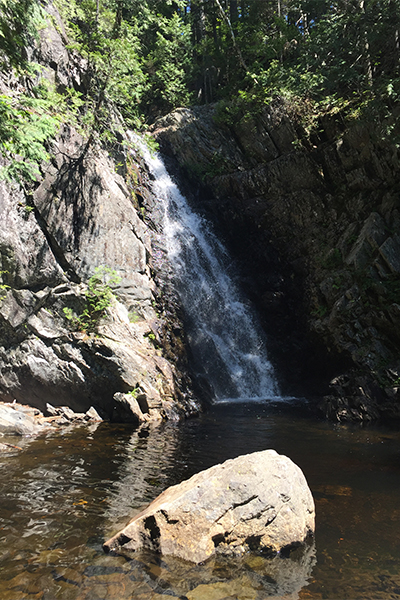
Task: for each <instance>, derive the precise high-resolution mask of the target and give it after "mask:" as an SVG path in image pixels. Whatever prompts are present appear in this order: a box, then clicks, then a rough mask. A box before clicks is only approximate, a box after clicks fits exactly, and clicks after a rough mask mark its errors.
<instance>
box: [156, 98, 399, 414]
mask: <svg viewBox="0 0 400 600" xmlns="http://www.w3.org/2000/svg"><path fill="white" fill-rule="evenodd" d="M154 130H155V134H156V136H157V139H158V140H159V141H160V142H161V144H162V147H163V150H164V152H165V154H166V155H167V156H169V157H170V159H171V161H172V163H173V164H174V165H175V167H176V166H177V165H179V167H180V173H183V174H184V175H185V176H186V177H187V178H189V179H190V181H191V182H192V184H194V185H195V186H196V189H197V197H193V201H195V202H197V203H198V204H200V205H201V206H203V207H205V208H206V210H208V211H209V214H211V215H213V218H214V220H215V221H216V222H217V223H218V225H219V227H220V228H221V230H222V232H223V234H224V235H225V236H226V238H227V241H228V243H229V244H230V246H231V248H233V250H234V251H235V253H236V256H237V257H238V261H239V266H241V267H242V272H243V274H244V281H245V283H246V285H247V288H248V291H249V293H250V295H251V296H252V297H253V300H254V301H255V302H256V303H257V304H258V307H259V310H260V313H261V315H262V316H263V317H264V323H265V327H266V330H267V332H270V344H271V349H272V357H273V356H275V361H276V363H277V365H278V371H280V372H281V373H282V374H283V375H284V377H283V379H284V381H286V382H288V383H289V384H291V386H290V385H289V387H288V386H287V387H286V390H287V391H289V392H290V393H293V392H296V389H297V391H301V390H305V391H306V392H307V387H306V388H304V387H302V383H304V382H305V381H307V382H308V383H312V382H313V381H314V383H315V382H317V386H316V387H315V386H314V388H311V387H308V389H309V390H310V389H314V391H316V392H317V393H319V395H322V394H325V400H324V402H323V403H322V405H321V408H322V410H323V411H324V413H325V414H326V415H327V416H329V417H331V418H334V419H338V420H370V419H375V418H377V417H380V416H387V417H390V418H393V417H399V416H400V411H399V407H400V405H399V400H400V391H399V390H400V388H399V387H398V386H399V381H400V359H399V348H400V262H399V256H400V220H399V216H400V215H399V185H400V179H399V157H398V152H397V149H396V148H395V147H394V146H392V145H390V144H389V143H388V142H387V141H384V140H383V139H382V136H381V134H380V131H379V126H378V125H376V127H375V128H373V127H370V126H368V125H366V124H362V123H360V122H356V123H354V124H352V125H351V124H346V123H344V121H343V120H342V119H341V118H340V116H336V117H335V116H333V117H329V118H328V117H326V118H324V119H322V120H321V123H320V132H319V134H318V136H315V139H312V140H311V139H310V138H309V137H307V136H306V135H305V133H304V131H302V130H301V128H299V126H297V125H296V123H295V121H294V120H293V119H292V118H289V116H288V112H287V110H286V106H285V102H284V101H283V100H282V99H277V100H276V101H275V102H274V103H273V104H271V105H270V106H268V107H266V108H265V109H264V110H263V111H262V112H261V113H259V114H258V116H257V117H250V116H248V115H247V116H246V115H239V116H238V117H237V118H236V119H231V120H230V121H228V122H227V120H226V119H225V120H221V119H220V118H218V113H217V111H216V110H215V107H213V106H209V107H198V108H195V109H193V110H189V109H179V110H177V111H175V112H174V113H172V114H171V115H168V116H167V117H164V118H163V119H160V120H159V121H158V122H157V123H156V124H155V126H154ZM284 381H283V386H284V390H285V384H284ZM328 381H330V386H331V390H330V391H329V390H328V389H324V383H325V384H326V383H328Z"/></svg>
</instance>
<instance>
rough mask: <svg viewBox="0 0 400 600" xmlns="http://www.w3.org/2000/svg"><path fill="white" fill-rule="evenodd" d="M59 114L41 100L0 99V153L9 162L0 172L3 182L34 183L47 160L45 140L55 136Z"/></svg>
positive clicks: (22, 97) (3, 97)
mask: <svg viewBox="0 0 400 600" xmlns="http://www.w3.org/2000/svg"><path fill="white" fill-rule="evenodd" d="M60 121H61V115H60V114H58V113H55V112H53V107H51V106H49V103H48V102H47V101H46V100H44V99H42V98H35V97H28V96H20V97H18V98H10V97H9V96H4V95H2V96H0V152H1V153H2V155H3V156H4V157H6V158H8V159H9V163H8V164H7V166H5V167H4V168H3V169H2V171H1V176H2V177H3V178H6V179H15V180H17V181H21V180H23V179H28V180H29V179H30V180H35V179H37V177H38V176H39V174H40V171H39V166H40V163H41V162H42V161H45V160H48V158H49V154H48V151H47V149H46V143H47V141H48V139H49V138H50V137H52V136H54V135H55V133H56V132H57V130H58V127H59V124H60Z"/></svg>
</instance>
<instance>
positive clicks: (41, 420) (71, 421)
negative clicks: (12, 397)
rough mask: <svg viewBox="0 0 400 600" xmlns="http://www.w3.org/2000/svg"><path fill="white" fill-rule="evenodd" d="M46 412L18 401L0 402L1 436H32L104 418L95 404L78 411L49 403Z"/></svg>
mask: <svg viewBox="0 0 400 600" xmlns="http://www.w3.org/2000/svg"><path fill="white" fill-rule="evenodd" d="M46 413H47V416H46V415H44V414H43V413H42V412H41V411H40V410H39V409H37V408H33V407H31V406H27V405H24V404H19V403H17V402H15V403H10V402H0V436H3V435H6V436H7V435H11V436H32V435H37V434H39V433H42V432H43V431H46V430H48V429H55V428H58V427H60V426H63V425H90V424H93V423H100V422H101V421H102V420H103V419H102V418H101V417H100V416H99V414H98V413H97V411H96V409H95V408H93V406H91V407H90V408H89V410H87V411H86V412H85V413H77V412H74V411H73V410H72V409H71V408H69V407H68V406H58V407H57V408H55V407H54V406H51V405H50V404H47V407H46ZM0 439H1V438H0ZM1 449H2V448H1V444H0V450H1ZM3 449H4V448H3Z"/></svg>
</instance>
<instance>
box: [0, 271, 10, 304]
mask: <svg viewBox="0 0 400 600" xmlns="http://www.w3.org/2000/svg"><path fill="white" fill-rule="evenodd" d="M4 273H8V271H0V278H1V276H2V275H3V274H4ZM9 289H10V286H9V285H7V284H6V283H0V302H1V301H2V300H4V298H5V297H6V294H7V290H9Z"/></svg>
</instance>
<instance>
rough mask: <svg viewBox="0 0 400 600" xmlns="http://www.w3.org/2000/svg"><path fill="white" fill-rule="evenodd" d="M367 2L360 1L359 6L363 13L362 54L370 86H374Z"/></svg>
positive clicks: (364, 0)
mask: <svg viewBox="0 0 400 600" xmlns="http://www.w3.org/2000/svg"><path fill="white" fill-rule="evenodd" d="M365 4H366V0H358V6H359V9H360V12H361V28H362V31H361V36H362V42H361V43H362V45H363V48H362V53H363V56H364V65H365V73H366V75H367V81H368V84H369V85H372V64H371V55H370V51H369V42H368V29H367V25H366V11H365Z"/></svg>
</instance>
